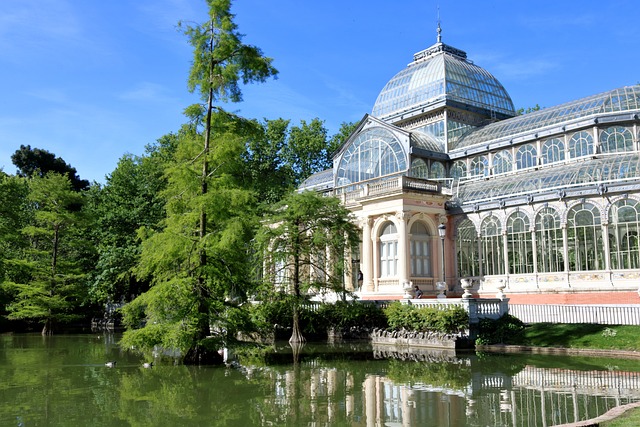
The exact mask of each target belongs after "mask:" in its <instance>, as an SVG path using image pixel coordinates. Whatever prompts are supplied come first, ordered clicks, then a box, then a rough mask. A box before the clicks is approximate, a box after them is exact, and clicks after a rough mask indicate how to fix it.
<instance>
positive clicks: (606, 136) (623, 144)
mask: <svg viewBox="0 0 640 427" xmlns="http://www.w3.org/2000/svg"><path fill="white" fill-rule="evenodd" d="M600 151H601V152H603V153H619V152H623V151H633V135H632V134H631V131H630V130H629V129H627V128H625V127H622V126H612V127H609V128H606V129H604V130H603V131H602V132H601V133H600Z"/></svg>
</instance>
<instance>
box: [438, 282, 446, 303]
mask: <svg viewBox="0 0 640 427" xmlns="http://www.w3.org/2000/svg"><path fill="white" fill-rule="evenodd" d="M445 289H447V282H436V290H437V291H438V295H437V296H436V298H438V299H443V298H446V297H447V296H446V295H445V294H444V291H445Z"/></svg>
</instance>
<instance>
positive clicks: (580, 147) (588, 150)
mask: <svg viewBox="0 0 640 427" xmlns="http://www.w3.org/2000/svg"><path fill="white" fill-rule="evenodd" d="M591 154H593V136H591V133H590V132H587V131H586V130H583V131H580V132H576V133H574V134H573V135H572V136H571V139H570V140H569V157H570V158H572V159H575V158H576V157H583V156H590V155H591Z"/></svg>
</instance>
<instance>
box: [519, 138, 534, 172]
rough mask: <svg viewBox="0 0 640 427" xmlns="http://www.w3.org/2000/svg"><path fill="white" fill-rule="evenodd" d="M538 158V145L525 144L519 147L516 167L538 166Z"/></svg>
mask: <svg viewBox="0 0 640 427" xmlns="http://www.w3.org/2000/svg"><path fill="white" fill-rule="evenodd" d="M537 160H538V159H537V156H536V147H534V145H533V144H525V145H522V146H520V147H519V148H518V152H517V153H516V167H517V168H518V170H520V169H526V168H532V167H534V166H536V164H537Z"/></svg>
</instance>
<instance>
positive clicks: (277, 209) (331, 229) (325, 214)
mask: <svg viewBox="0 0 640 427" xmlns="http://www.w3.org/2000/svg"><path fill="white" fill-rule="evenodd" d="M359 241H360V233H359V230H358V227H357V226H356V225H355V224H354V223H353V220H352V216H351V213H350V212H349V210H348V209H346V208H345V207H344V206H342V204H341V203H340V201H339V200H338V199H337V198H334V197H323V196H322V195H320V194H318V193H316V192H312V191H305V192H303V193H292V194H290V195H289V196H288V197H286V198H285V199H284V200H282V202H280V203H279V204H277V205H275V206H274V207H273V209H272V210H271V211H270V212H269V214H268V215H266V216H265V220H264V225H263V226H262V227H261V228H260V230H259V232H258V234H257V236H256V242H257V244H258V253H260V254H263V255H264V257H265V260H264V263H259V264H258V266H259V268H261V269H262V267H263V265H264V266H266V267H267V270H268V271H267V273H266V277H265V279H266V282H267V283H271V284H272V285H275V286H277V287H280V288H282V289H283V290H285V291H288V292H291V293H292V294H293V295H294V296H295V297H296V298H297V299H298V300H299V299H300V298H301V297H302V295H303V293H306V292H307V291H309V290H311V289H313V291H315V292H324V291H326V290H330V291H334V292H342V294H343V298H344V297H345V295H346V291H345V284H344V273H345V271H347V269H348V268H351V265H350V264H351V263H350V262H349V258H348V257H347V255H348V254H350V253H354V252H355V251H356V250H357V245H358V243H359ZM319 254H321V255H319ZM297 306H298V305H297V304H294V315H293V335H292V340H293V341H296V340H303V338H302V336H301V335H300V329H299V325H298V320H299V319H298V317H297V312H296V309H297Z"/></svg>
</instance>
